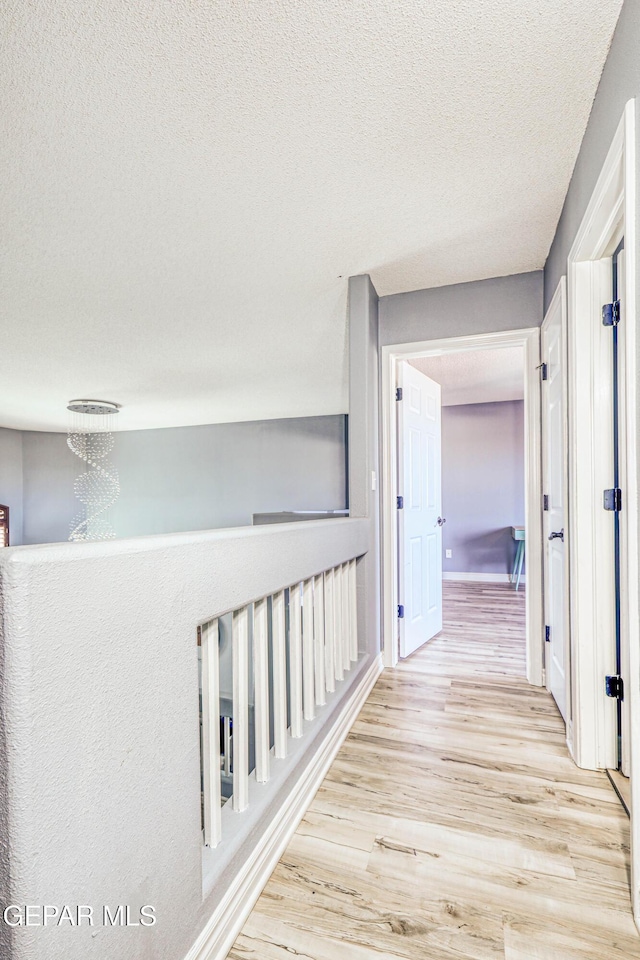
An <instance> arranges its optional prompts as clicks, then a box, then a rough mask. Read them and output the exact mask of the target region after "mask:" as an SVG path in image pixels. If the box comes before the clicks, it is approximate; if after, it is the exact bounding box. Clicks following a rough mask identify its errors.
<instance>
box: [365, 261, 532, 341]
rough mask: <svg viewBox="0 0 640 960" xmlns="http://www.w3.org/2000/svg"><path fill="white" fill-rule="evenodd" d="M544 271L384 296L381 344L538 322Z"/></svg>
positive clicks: (438, 337)
mask: <svg viewBox="0 0 640 960" xmlns="http://www.w3.org/2000/svg"><path fill="white" fill-rule="evenodd" d="M542 299H543V275H542V270H535V271H533V272H532V273H516V274H513V275H512V276H509V277H493V278H492V279H490V280H474V281H471V282H470V283H455V284H452V285H451V286H446V287H432V288H431V289H429V290H414V291H412V292H411V293H396V294H394V295H393V296H389V297H381V298H380V306H379V316H380V346H381V347H382V346H386V345H388V344H392V343H414V342H417V341H420V340H439V339H441V338H444V337H464V336H469V335H471V334H479V333H498V332H501V331H504V330H522V329H526V328H528V327H539V326H540V324H541V323H542Z"/></svg>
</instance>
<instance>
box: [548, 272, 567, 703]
mask: <svg viewBox="0 0 640 960" xmlns="http://www.w3.org/2000/svg"><path fill="white" fill-rule="evenodd" d="M565 329H566V297H565V292H564V284H563V286H562V288H561V295H560V296H559V297H554V300H553V302H552V305H551V307H550V308H549V312H548V314H547V316H546V317H545V320H544V323H543V325H542V360H543V362H544V363H546V365H547V379H546V380H543V383H542V476H543V486H544V494H545V498H546V505H545V511H544V522H543V525H542V526H543V534H544V545H543V557H544V591H545V604H544V606H545V624H546V627H547V629H548V642H547V643H546V644H545V669H546V679H547V689H548V690H549V691H550V693H551V694H552V696H553V698H554V699H555V701H556V703H557V705H558V709H559V710H560V713H561V714H562V716H563V717H564V719H565V721H566V719H567V678H568V669H567V668H568V640H569V636H568V602H567V601H568V596H567V589H566V578H567V549H568V544H567V536H566V535H567V522H566V498H567V455H566V423H565V409H566V407H565V385H566V360H565V357H566V350H565V342H566V340H565ZM559 533H562V534H563V535H564V539H563V538H562V537H559V536H557V534H559ZM553 534H555V536H553V538H552V535H553Z"/></svg>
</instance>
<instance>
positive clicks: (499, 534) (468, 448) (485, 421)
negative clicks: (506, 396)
mask: <svg viewBox="0 0 640 960" xmlns="http://www.w3.org/2000/svg"><path fill="white" fill-rule="evenodd" d="M442 510H443V516H444V517H446V520H447V522H446V524H445V525H444V527H443V529H442V551H443V561H442V569H443V572H444V573H452V572H457V573H509V572H510V571H511V568H512V565H513V560H514V557H515V549H516V548H515V542H514V540H513V539H512V536H511V527H512V526H514V527H515V526H522V525H524V401H522V400H510V401H504V402H501V403H470V404H461V405H460V406H455V407H443V408H442ZM447 549H450V550H451V551H452V552H453V556H452V558H451V559H450V560H447V559H446V558H445V557H444V551H445V550H447Z"/></svg>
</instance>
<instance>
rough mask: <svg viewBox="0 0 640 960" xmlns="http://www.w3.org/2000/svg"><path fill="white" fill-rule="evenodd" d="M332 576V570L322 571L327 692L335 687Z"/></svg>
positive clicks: (331, 691) (330, 691)
mask: <svg viewBox="0 0 640 960" xmlns="http://www.w3.org/2000/svg"><path fill="white" fill-rule="evenodd" d="M333 586H334V578H333V570H326V571H325V573H324V654H325V660H324V662H325V680H326V684H327V692H328V693H333V691H334V690H335V689H336V673H335V666H334V663H333V652H334V639H333V637H334V629H333V607H334V590H333Z"/></svg>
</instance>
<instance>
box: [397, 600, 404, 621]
mask: <svg viewBox="0 0 640 960" xmlns="http://www.w3.org/2000/svg"><path fill="white" fill-rule="evenodd" d="M403 617H404V607H403V605H402V604H401V603H399V604H398V619H399V620H402V619H403Z"/></svg>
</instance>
